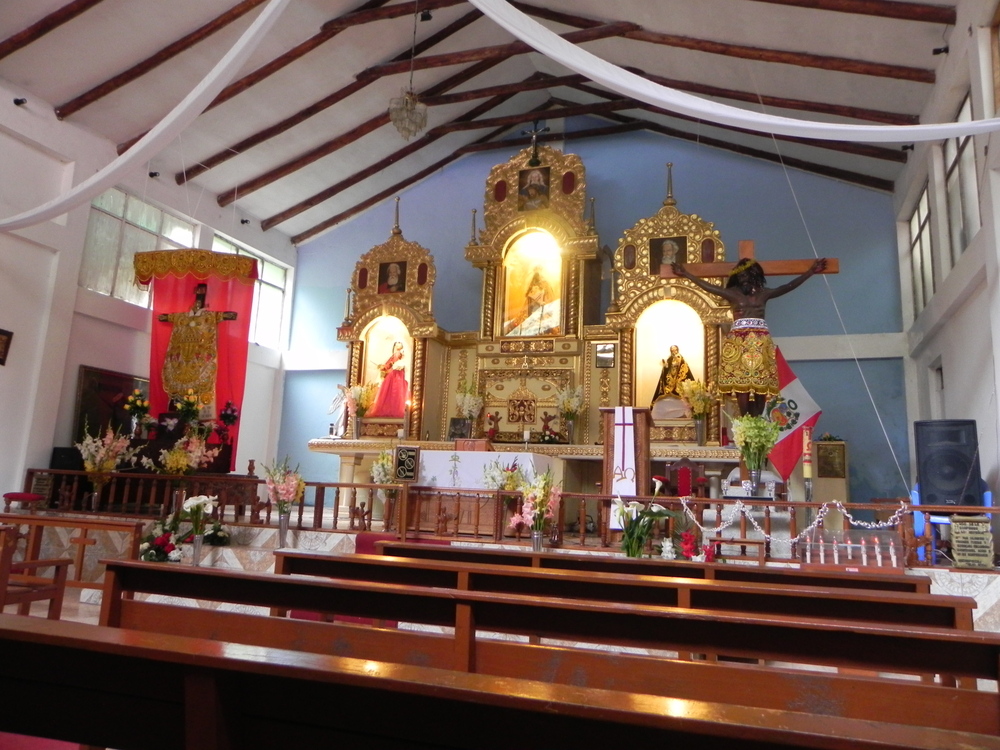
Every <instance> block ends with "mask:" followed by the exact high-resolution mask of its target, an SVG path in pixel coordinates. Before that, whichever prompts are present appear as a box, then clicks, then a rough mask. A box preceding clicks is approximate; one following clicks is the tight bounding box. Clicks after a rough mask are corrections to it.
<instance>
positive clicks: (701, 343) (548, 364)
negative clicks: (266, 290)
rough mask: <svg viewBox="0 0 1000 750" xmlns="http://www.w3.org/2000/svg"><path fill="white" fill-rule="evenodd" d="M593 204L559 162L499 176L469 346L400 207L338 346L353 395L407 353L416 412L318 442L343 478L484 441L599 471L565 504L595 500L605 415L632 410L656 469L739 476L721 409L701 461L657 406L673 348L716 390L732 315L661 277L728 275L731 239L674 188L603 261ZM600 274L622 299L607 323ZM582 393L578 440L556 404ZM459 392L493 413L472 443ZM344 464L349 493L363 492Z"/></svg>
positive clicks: (470, 252) (512, 166) (615, 300)
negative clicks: (701, 465) (450, 326)
mask: <svg viewBox="0 0 1000 750" xmlns="http://www.w3.org/2000/svg"><path fill="white" fill-rule="evenodd" d="M586 190H587V182H586V171H585V169H584V165H583V163H582V161H581V159H580V158H579V157H578V156H576V155H573V154H563V153H562V152H560V151H559V150H557V149H554V148H549V147H545V146H537V147H532V148H527V149H524V150H522V151H521V152H519V153H518V154H517V155H515V156H514V157H513V158H512V159H510V160H509V161H507V162H506V163H503V164H499V165H497V166H495V167H493V169H492V170H491V172H490V174H489V176H488V178H487V180H486V189H485V196H484V205H483V215H482V226H481V227H480V226H477V217H476V215H477V213H478V212H477V211H473V215H472V236H471V239H470V241H469V243H468V244H467V245H466V247H465V258H466V260H468V261H469V262H470V263H472V265H473V266H475V267H476V268H478V269H480V270H481V271H482V288H481V308H480V310H481V314H480V324H479V330H477V331H466V332H458V333H449V332H446V331H443V330H441V329H440V328H439V327H438V326H437V323H436V321H435V318H434V315H433V309H432V298H433V292H434V281H435V266H434V260H433V256H432V255H431V253H430V251H428V250H427V249H425V248H423V247H422V246H420V245H419V244H417V243H413V242H408V241H407V240H405V239H404V237H403V234H402V231H401V230H400V228H399V220H398V207H397V218H396V224H395V226H394V227H393V229H392V234H391V236H390V238H389V240H388V241H387V242H385V243H383V244H381V245H377V246H375V247H373V248H372V249H371V250H369V251H368V252H367V253H365V254H364V255H363V256H362V257H361V258H360V260H359V261H358V262H357V265H356V268H355V271H354V275H353V279H352V290H351V292H352V294H353V305H349V311H348V315H347V319H346V320H345V321H344V323H343V325H342V326H341V327H340V328H339V329H338V338H339V340H341V341H344V342H347V343H348V345H349V352H350V359H349V372H348V383H349V385H355V386H356V385H364V384H369V383H371V384H378V383H379V382H380V379H381V378H382V377H383V376H384V373H385V372H386V368H388V367H389V362H390V360H391V359H392V358H393V355H394V353H396V352H399V351H401V357H399V358H398V359H397V361H398V360H399V359H401V360H402V362H403V365H402V370H403V376H402V377H403V378H404V379H405V382H406V384H407V387H408V389H409V390H408V393H407V396H408V398H407V404H406V408H405V411H403V412H402V413H398V414H396V415H394V416H388V417H386V416H369V415H366V416H365V417H364V418H362V419H358V420H355V421H357V422H358V429H357V431H354V430H353V429H348V430H347V431H346V433H345V436H347V438H348V439H346V440H345V439H329V440H327V439H317V440H314V441H312V442H311V443H310V447H311V448H312V449H313V450H319V451H324V452H331V453H338V454H340V455H341V456H342V458H343V457H349V456H352V455H353V456H354V460H353V461H348V462H346V463H348V464H353V465H354V466H355V467H358V466H360V465H361V461H363V460H365V458H366V457H367V459H370V457H371V456H370V455H369V454H371V453H375V452H377V451H378V450H380V449H381V448H383V447H385V441H386V440H389V441H391V440H393V439H399V438H403V439H405V440H407V441H408V442H415V441H421V442H422V443H424V444H425V447H426V448H427V449H428V450H434V449H438V450H443V449H445V446H447V447H448V448H450V447H451V445H452V440H453V438H455V437H460V436H462V437H479V438H485V437H488V438H489V439H490V440H491V442H492V444H493V446H494V449H495V450H501V451H503V450H510V451H516V450H525V449H526V448H527V446H526V445H525V444H526V443H527V442H530V443H531V445H530V450H531V451H532V452H538V453H543V454H548V455H551V456H559V457H561V458H563V459H566V460H567V462H569V463H572V462H574V460H579V463H590V464H591V465H592V466H591V468H584V469H576V470H573V471H570V472H569V474H568V475H566V477H565V479H566V489H567V490H570V491H592V490H593V489H594V488H595V487H594V485H595V483H596V482H595V480H599V479H600V476H601V474H600V467H599V466H593V464H595V463H596V462H597V461H598V460H599V459H600V458H601V456H602V449H601V445H602V444H603V442H604V435H603V434H602V419H601V409H602V408H605V409H606V408H607V407H614V406H635V407H643V408H648V407H653V408H652V411H653V417H654V420H653V424H652V428H651V431H650V438H651V442H652V449H651V455H652V457H653V458H654V459H657V458H658V459H672V458H681V457H693V458H696V459H701V460H704V461H711V462H722V463H735V461H736V458H735V451H733V450H732V449H725V448H720V447H719V437H720V410H719V409H718V408H716V409H715V410H714V411H713V412H712V413H710V415H709V419H708V421H707V423H708V430H707V441H706V442H707V445H706V446H698V445H697V444H696V437H695V435H696V431H695V427H694V421H693V420H692V419H691V418H690V417H689V416H685V414H684V413H683V408H682V407H681V409H680V411H678V409H677V408H676V407H677V405H678V403H679V400H678V399H676V398H674V399H672V400H673V401H674V402H677V403H675V404H674V405H673V406H674V409H673V411H670V410H666V411H664V410H662V409H659V407H658V406H657V405H656V404H652V403H651V402H652V400H653V397H654V393H655V392H656V390H657V383H658V381H659V379H660V375H661V370H662V369H663V366H664V363H665V360H666V358H667V357H668V356H669V354H670V349H671V347H672V346H676V347H677V348H678V350H679V352H681V353H683V356H684V357H685V358H686V360H687V362H688V363H689V367H690V372H691V374H692V376H693V377H695V378H697V379H699V380H701V381H702V382H705V383H707V384H708V385H711V384H712V381H713V379H714V377H715V366H714V363H715V362H716V359H717V357H718V355H719V349H720V344H721V340H722V336H723V334H724V332H725V329H726V327H727V326H728V325H729V324H730V323H731V320H732V317H731V313H730V312H729V309H728V308H727V307H725V306H721V305H720V304H719V303H718V300H717V299H716V298H714V297H712V296H710V295H707V294H705V293H703V292H702V291H701V290H699V289H698V288H697V287H695V286H694V285H693V284H691V283H690V282H688V281H686V280H683V279H676V278H671V279H666V278H662V277H661V274H660V266H661V264H666V263H670V262H672V261H673V260H678V261H686V262H705V261H724V260H725V247H724V245H723V243H722V241H721V239H720V237H719V232H718V231H717V230H716V229H714V227H713V225H712V224H711V222H708V221H705V220H703V219H701V218H699V217H698V216H696V215H688V214H682V213H680V212H679V211H678V209H677V207H676V202H675V201H674V199H673V197H672V195H671V188H670V187H668V195H667V199H666V200H665V201H664V202H663V206H662V207H661V208H660V210H659V211H658V212H657V213H656V214H655V215H653V216H651V217H648V218H645V219H641V220H640V221H639V222H638V223H637V224H636V225H635V226H633V227H631V228H630V229H627V230H625V232H624V236H623V237H622V238H621V239H620V240H619V242H618V245H617V248H616V249H615V250H614V251H613V252H612V251H611V250H610V249H608V248H604V249H603V250H602V248H601V244H600V242H599V238H598V236H597V233H596V231H595V228H594V207H593V205H592V204H589V205H588V201H587V196H586ZM609 263H610V266H611V267H610V269H609V268H608V265H609ZM602 272H603V275H604V278H605V283H606V281H607V279H608V277H609V276H610V279H611V287H612V291H611V300H610V304H609V305H608V306H607V308H606V309H602V307H601V285H602ZM395 367H396V368H397V369H398V368H399V367H400V365H399V364H396V365H395ZM397 377H398V376H397ZM578 388H579V389H580V391H581V392H582V397H583V399H582V401H583V406H582V409H581V411H580V413H579V414H578V416H577V418H576V419H575V420H574V424H573V425H572V426H570V425H567V424H566V423H565V421H564V420H563V419H562V418H561V416H560V411H559V406H558V398H557V394H559V393H560V392H565V391H574V390H576V389H578ZM463 391H473V392H475V393H476V394H478V395H479V396H481V397H482V399H483V409H482V412H481V413H480V414H479V416H478V418H477V419H475V420H474V423H473V425H472V428H471V429H472V434H471V435H468V434H465V435H456V433H455V427H456V424H461V422H462V419H461V418H462V417H464V416H465V415H463V414H462V413H461V412H460V411H459V405H458V398H459V394H460V393H461V392H463ZM466 426H467V425H466ZM352 437H353V438H354V439H351V438H352ZM435 443H437V444H438V445H435ZM344 463H345V462H342V471H341V480H342V481H346V480H348V479H349V477H352V476H353V469H352V470H351V471H350V472H348V473H347V474H345V472H344V470H343V468H344Z"/></svg>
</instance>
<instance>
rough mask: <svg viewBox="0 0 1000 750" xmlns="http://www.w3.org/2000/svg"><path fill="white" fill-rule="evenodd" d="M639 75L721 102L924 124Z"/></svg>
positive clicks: (855, 109)
mask: <svg viewBox="0 0 1000 750" xmlns="http://www.w3.org/2000/svg"><path fill="white" fill-rule="evenodd" d="M628 70H631V71H632V72H633V73H635V74H636V75H640V76H642V77H643V78H646V79H648V80H650V81H653V82H654V83H659V84H662V85H664V86H669V87H670V88H674V89H677V90H679V91H688V92H690V93H692V94H700V95H702V96H711V97H716V98H720V99H730V100H733V101H739V102H750V103H753V104H759V105H763V106H765V107H774V108H778V109H792V110H797V111H802V112H816V113H819V114H826V115H834V116H836V117H846V118H850V119H854V120H867V121H869V122H880V123H884V124H886V125H916V124H918V123H919V122H920V118H919V117H918V116H917V115H904V114H900V113H898V112H886V111H884V110H880V109H866V108H863V107H847V106H843V105H839V104H829V103H827V102H817V101H810V100H805V99H789V98H787V97H782V96H764V95H758V94H754V93H750V92H747V91H736V90H735V89H724V88H720V87H718V86H708V85H706V84H703V83H695V82H693V81H679V80H677V79H675V78H664V77H663V76H657V75H653V74H651V73H647V72H646V71H644V70H640V69H638V68H628Z"/></svg>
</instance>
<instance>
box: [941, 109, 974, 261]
mask: <svg viewBox="0 0 1000 750" xmlns="http://www.w3.org/2000/svg"><path fill="white" fill-rule="evenodd" d="M971 120H972V101H971V99H970V98H969V97H968V96H966V97H965V101H964V102H962V106H961V108H960V109H959V112H958V115H957V117H956V121H958V122H970V121H971ZM944 161H945V180H946V182H945V185H946V191H947V192H946V196H947V199H948V237H949V239H950V242H951V254H950V257H948V258H947V259H946V262H949V264H950V265H949V268H950V266H954V265H955V263H957V262H958V259H959V257H960V256H961V255H962V253H963V252H965V249H966V248H967V247H968V246H969V243H970V242H971V241H972V238H973V237H974V236H975V234H976V232H978V231H979V227H980V222H979V185H978V181H977V175H976V149H975V144H974V143H973V140H972V136H971V135H969V136H964V137H962V138H949V139H948V140H946V141H945V143H944ZM945 270H947V269H945Z"/></svg>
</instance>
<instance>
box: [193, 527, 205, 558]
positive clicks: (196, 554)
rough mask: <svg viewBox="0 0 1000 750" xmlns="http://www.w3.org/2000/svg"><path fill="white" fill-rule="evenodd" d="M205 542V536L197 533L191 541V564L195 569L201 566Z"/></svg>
mask: <svg viewBox="0 0 1000 750" xmlns="http://www.w3.org/2000/svg"><path fill="white" fill-rule="evenodd" d="M204 542H205V535H204V534H200V533H197V532H195V535H194V537H193V538H192V539H191V564H192V565H194V566H195V567H198V566H199V565H201V553H202V549H201V548H202V545H203V544H204Z"/></svg>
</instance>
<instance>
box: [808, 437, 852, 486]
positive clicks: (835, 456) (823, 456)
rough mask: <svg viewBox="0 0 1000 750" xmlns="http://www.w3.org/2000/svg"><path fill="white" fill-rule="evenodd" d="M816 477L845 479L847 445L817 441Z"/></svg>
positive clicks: (837, 442)
mask: <svg viewBox="0 0 1000 750" xmlns="http://www.w3.org/2000/svg"><path fill="white" fill-rule="evenodd" d="M813 447H814V448H815V449H816V476H817V477H820V478H830V479H844V478H846V477H847V444H846V443H843V442H840V441H828V440H817V441H816V442H815V443H813Z"/></svg>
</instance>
